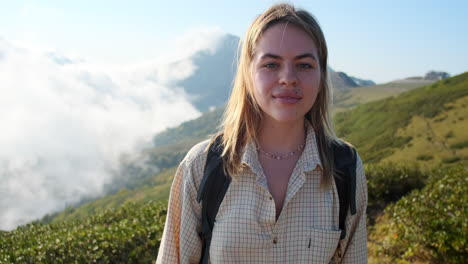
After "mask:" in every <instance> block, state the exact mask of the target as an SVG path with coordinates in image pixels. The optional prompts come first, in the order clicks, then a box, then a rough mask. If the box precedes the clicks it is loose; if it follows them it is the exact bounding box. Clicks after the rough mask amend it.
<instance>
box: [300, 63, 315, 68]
mask: <svg viewBox="0 0 468 264" xmlns="http://www.w3.org/2000/svg"><path fill="white" fill-rule="evenodd" d="M297 66H298V67H299V68H301V69H313V68H314V66H312V64H310V63H299V64H298V65H297Z"/></svg>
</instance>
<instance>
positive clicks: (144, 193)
mask: <svg viewBox="0 0 468 264" xmlns="http://www.w3.org/2000/svg"><path fill="white" fill-rule="evenodd" d="M175 171H176V168H172V169H167V170H165V171H163V172H161V173H159V174H157V175H155V176H154V177H153V184H154V185H153V186H143V187H140V188H137V189H134V190H126V189H122V190H120V191H119V192H118V193H115V194H112V195H107V196H105V197H103V198H101V199H98V200H95V201H92V202H88V203H86V204H83V205H81V206H80V207H78V208H67V209H65V210H64V211H62V212H61V213H59V214H57V215H56V216H54V217H53V219H52V223H59V222H63V221H73V220H75V219H83V218H86V217H89V216H90V215H94V214H95V213H97V212H99V211H101V210H103V209H106V210H115V209H117V208H120V207H122V206H124V205H126V204H128V203H141V204H143V203H147V202H150V201H164V200H166V199H167V197H169V190H170V187H171V183H172V179H173V177H174V174H175Z"/></svg>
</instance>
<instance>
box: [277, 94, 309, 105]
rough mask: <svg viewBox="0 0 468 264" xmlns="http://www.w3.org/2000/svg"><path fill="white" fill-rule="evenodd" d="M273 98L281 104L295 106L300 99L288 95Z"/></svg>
mask: <svg viewBox="0 0 468 264" xmlns="http://www.w3.org/2000/svg"><path fill="white" fill-rule="evenodd" d="M273 98H274V99H275V100H276V101H278V102H279V103H282V104H295V103H297V102H299V101H300V100H301V99H302V98H301V97H300V96H297V95H290V94H279V95H275V96H273Z"/></svg>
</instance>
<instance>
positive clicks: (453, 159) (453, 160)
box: [442, 156, 460, 164]
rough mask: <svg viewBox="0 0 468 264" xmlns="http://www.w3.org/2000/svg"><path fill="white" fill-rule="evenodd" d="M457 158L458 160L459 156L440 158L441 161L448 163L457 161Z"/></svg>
mask: <svg viewBox="0 0 468 264" xmlns="http://www.w3.org/2000/svg"><path fill="white" fill-rule="evenodd" d="M459 160H460V157H457V156H453V157H448V158H443V159H442V162H443V163H449V164H450V163H455V162H457V161H459Z"/></svg>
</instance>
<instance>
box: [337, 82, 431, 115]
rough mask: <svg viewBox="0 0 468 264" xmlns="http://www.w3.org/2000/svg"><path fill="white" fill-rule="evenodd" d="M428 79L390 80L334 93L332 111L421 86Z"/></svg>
mask: <svg viewBox="0 0 468 264" xmlns="http://www.w3.org/2000/svg"><path fill="white" fill-rule="evenodd" d="M429 83H430V81H414V82H410V81H408V82H390V83H385V84H379V85H372V86H364V87H356V88H352V89H349V90H347V91H346V92H344V93H336V94H335V100H334V109H333V111H334V113H339V112H344V111H347V110H350V109H352V108H353V107H355V106H358V105H361V104H365V103H369V102H371V101H376V100H380V99H383V98H386V97H390V96H396V95H398V94H400V93H403V92H406V91H409V90H412V89H415V88H419V87H422V86H424V85H427V84H429Z"/></svg>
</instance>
